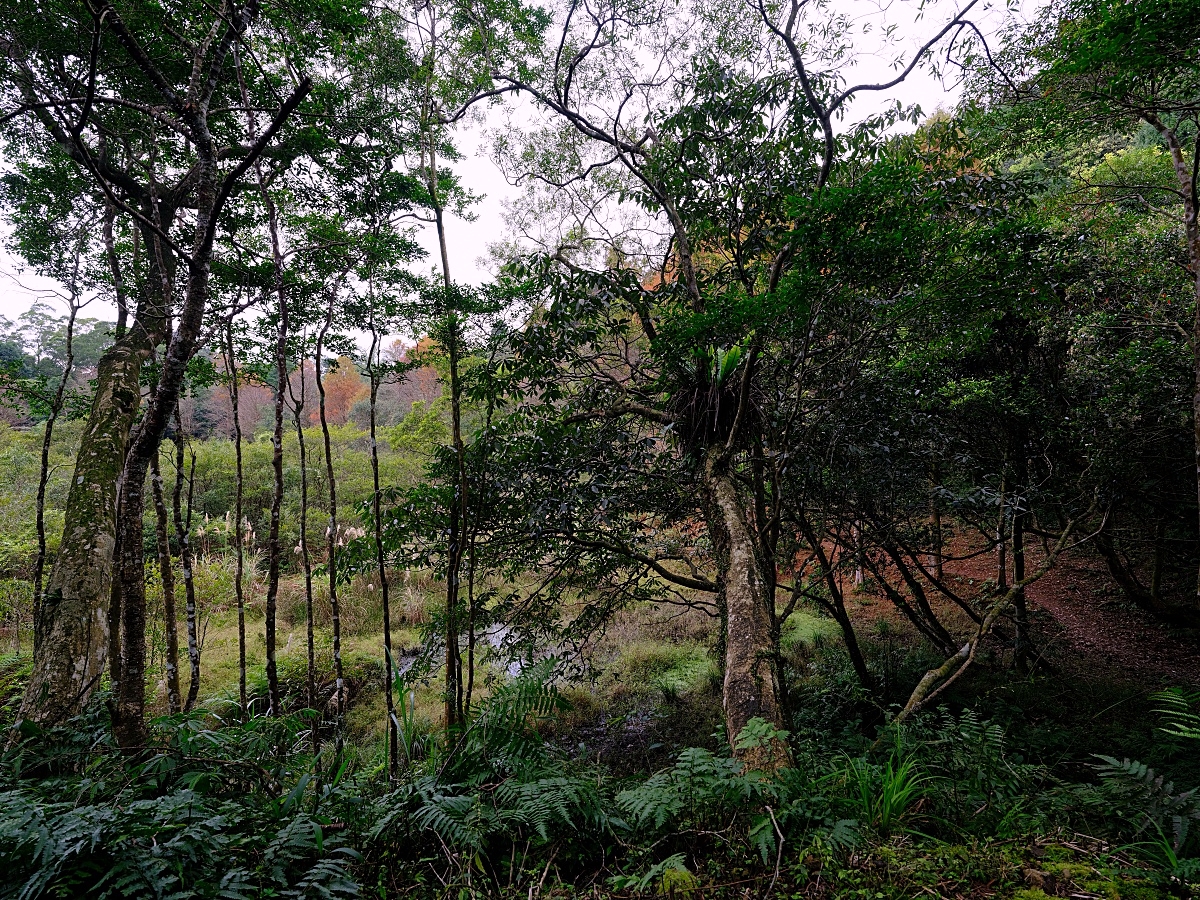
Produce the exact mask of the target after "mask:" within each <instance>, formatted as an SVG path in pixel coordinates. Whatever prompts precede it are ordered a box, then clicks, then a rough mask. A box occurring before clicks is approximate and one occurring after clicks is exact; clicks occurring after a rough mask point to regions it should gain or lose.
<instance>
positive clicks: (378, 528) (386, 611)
mask: <svg viewBox="0 0 1200 900" xmlns="http://www.w3.org/2000/svg"><path fill="white" fill-rule="evenodd" d="M379 340H380V338H379V334H378V332H376V330H375V327H374V322H372V327H371V351H370V353H369V354H368V356H367V363H368V366H367V374H368V375H369V376H370V378H371V481H372V485H373V487H374V490H375V492H374V496H373V497H372V503H371V510H372V513H373V514H374V525H375V563H376V565H377V566H378V567H379V591H380V597H381V599H382V601H383V661H384V673H385V674H384V677H385V680H386V682H387V683H386V684H385V685H384V692H385V694H386V696H387V739H388V776H389V777H390V778H391V779H392V780H393V781H394V780H395V779H396V775H397V773H398V772H399V769H400V735H399V733H398V729H397V721H396V704H395V699H394V697H393V684H392V682H393V680H394V674H393V660H392V611H391V610H392V607H391V597H390V594H389V585H388V577H387V556H386V554H385V553H384V550H383V509H382V504H381V501H382V497H381V493H380V484H379V444H378V441H377V437H376V433H375V414H376V404H377V400H378V397H379V381H380V376H379V372H378V371H377V364H378V353H379Z"/></svg>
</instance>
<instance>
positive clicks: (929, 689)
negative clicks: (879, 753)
mask: <svg viewBox="0 0 1200 900" xmlns="http://www.w3.org/2000/svg"><path fill="white" fill-rule="evenodd" d="M1092 511H1093V510H1091V509H1090V510H1088V514H1087V515H1090V514H1091V512H1092ZM1087 515H1085V516H1083V517H1080V518H1086V517H1087ZM1078 522H1079V519H1072V520H1071V521H1070V522H1068V523H1067V526H1066V528H1064V529H1063V531H1062V534H1060V535H1059V537H1058V542H1057V543H1056V544H1055V545H1054V547H1053V548H1052V549H1051V550H1050V552H1049V553H1047V554H1046V558H1045V559H1044V560H1042V564H1041V565H1040V566H1039V567H1038V569H1037V571H1036V572H1033V573H1032V574H1031V575H1029V576H1027V577H1026V578H1022V579H1021V580H1020V581H1018V582H1017V583H1016V584H1014V585H1013V586H1012V587H1010V588H1009V589H1008V590H1007V591H1005V593H1004V595H1003V596H1001V597H1000V598H999V599H998V600H997V601H996V602H995V603H994V604H993V605H992V608H991V609H990V610H988V613H987V615H986V616H984V617H983V620H982V621H981V622H980V623H979V626H978V627H977V628H976V629H975V634H974V635H973V636H972V637H971V638H970V639H969V640H968V641H967V642H966V643H965V644H963V645H962V647H960V648H959V650H958V652H957V653H955V654H954V655H953V656H951V657H949V658H948V659H947V660H946V661H945V662H944V663H942V664H941V665H940V666H938V667H937V668H936V669H930V670H929V671H928V672H926V673H925V674H924V675H922V676H921V680H920V681H919V682H917V686H916V687H915V688H914V689H913V692H912V694H911V695H910V696H909V698H908V703H906V704H905V705H904V709H902V710H900V712H899V713H897V714H896V718H895V719H893V720H892V724H895V725H898V724H900V723H901V722H904V721H905V720H906V719H908V718H910V717H911V716H913V715H915V714H916V713H918V712H920V711H921V710H922V709H924V708H925V707H926V706H928V705H929V704H930V703H932V702H933V701H934V700H935V699H937V698H938V697H939V696H940V695H941V694H942V693H943V692H944V691H945V690H946V689H947V688H949V687H950V685H952V684H954V682H956V681H957V680H958V679H959V678H960V677H962V674H963V672H965V671H966V670H967V669H968V668H969V667H970V665H971V663H973V662H974V661H975V655H976V653H977V652H978V651H979V645H980V643H981V642H982V640H983V639H984V638H985V637H986V636H987V635H988V634H989V633H990V632H991V630H992V628H993V626H994V625H995V624H996V622H997V621H998V620H999V619H1000V616H1001V614H1002V613H1004V612H1005V611H1006V610H1007V609H1008V608H1009V607H1010V606H1012V604H1013V601H1014V600H1015V599H1016V598H1017V597H1018V596H1019V595H1020V594H1021V593H1022V592H1024V590H1025V588H1026V587H1028V586H1029V585H1031V584H1033V582H1035V581H1037V580H1038V579H1039V578H1041V577H1042V576H1043V575H1045V574H1046V573H1047V572H1049V571H1050V570H1051V569H1052V568H1053V567H1054V563H1055V562H1056V561H1057V559H1058V557H1059V555H1060V554H1061V553H1062V552H1063V550H1065V549H1067V541H1068V540H1069V539H1070V537H1071V534H1072V533H1073V532H1074V530H1075V525H1076V524H1077V523H1078ZM1101 528H1103V525H1101ZM1096 533H1097V534H1098V533H1099V532H1098V531H1097V532H1096ZM1094 536H1095V535H1094V534H1092V535H1088V536H1087V537H1086V538H1084V539H1083V540H1082V541H1078V542H1076V543H1075V544H1073V545H1071V546H1072V547H1075V546H1078V545H1079V544H1082V543H1083V542H1084V541H1087V540H1090V539H1091V538H1092V537H1094Z"/></svg>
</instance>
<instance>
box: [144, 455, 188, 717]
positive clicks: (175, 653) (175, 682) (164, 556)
mask: <svg viewBox="0 0 1200 900" xmlns="http://www.w3.org/2000/svg"><path fill="white" fill-rule="evenodd" d="M150 483H151V488H152V490H153V495H154V537H155V541H156V544H157V546H158V568H159V575H160V577H161V579H162V589H163V629H164V631H165V633H166V638H167V709H168V711H169V712H170V713H171V714H172V715H174V714H175V713H177V712H179V711H180V710H181V709H182V708H183V704H182V703H181V701H180V698H179V629H178V625H177V622H176V619H175V572H174V571H173V570H172V568H171V540H170V538H169V537H168V536H167V504H166V499H165V497H164V494H163V483H162V472H161V471H160V469H159V462H158V454H157V453H156V454H155V455H154V456H152V457H151V458H150Z"/></svg>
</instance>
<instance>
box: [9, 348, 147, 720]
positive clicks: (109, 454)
mask: <svg viewBox="0 0 1200 900" xmlns="http://www.w3.org/2000/svg"><path fill="white" fill-rule="evenodd" d="M148 354H149V341H148V339H147V338H146V335H145V332H144V331H142V330H141V329H140V328H138V327H136V326H135V327H134V328H133V329H131V330H130V331H128V332H126V334H125V336H124V337H123V338H122V339H121V340H119V341H117V343H115V344H114V345H113V346H112V347H110V348H109V349H108V351H107V352H105V354H104V355H103V356H102V357H101V358H100V363H99V366H98V367H97V372H96V395H95V397H94V399H93V400H92V408H91V413H90V415H89V418H88V423H87V426H86V427H85V429H84V432H83V437H82V439H81V441H80V447H81V450H80V453H79V456H78V457H77V459H76V461H75V473H74V477H73V478H72V479H71V490H70V493H69V495H68V497H67V507H66V521H65V523H64V525H63V535H62V542H61V543H60V545H59V552H58V556H57V558H56V559H55V563H54V568H53V570H52V571H51V575H50V581H49V583H48V584H47V586H46V593H45V595H44V596H43V598H42V602H41V604H40V608H39V610H38V616H37V620H36V621H35V623H34V631H35V645H36V649H35V651H34V658H33V668H32V670H31V672H30V675H29V680H28V681H27V682H26V684H25V693H24V695H23V696H22V698H21V710H20V713H19V718H20V719H25V720H29V721H32V722H36V723H38V724H39V725H43V726H47V725H52V724H55V723H58V722H62V721H63V720H64V719H67V718H70V717H71V716H74V715H77V714H78V713H79V712H80V711H81V710H82V709H83V707H84V705H85V704H86V702H87V700H88V698H89V697H90V696H91V694H92V691H94V690H95V689H96V687H97V685H98V684H99V683H100V677H101V676H102V675H103V674H104V669H105V663H106V661H107V659H108V652H109V636H110V628H109V612H110V607H111V605H112V588H113V579H112V575H113V554H114V552H115V550H116V542H117V515H116V509H117V482H118V479H119V478H120V475H121V469H122V466H123V465H124V461H125V445H126V442H127V441H128V439H129V430H130V428H131V427H132V425H133V420H134V416H135V415H136V414H137V409H138V405H139V402H140V399H141V396H140V391H139V387H138V378H139V376H140V374H141V366H142V360H143V359H144V358H145V357H146V356H147V355H148Z"/></svg>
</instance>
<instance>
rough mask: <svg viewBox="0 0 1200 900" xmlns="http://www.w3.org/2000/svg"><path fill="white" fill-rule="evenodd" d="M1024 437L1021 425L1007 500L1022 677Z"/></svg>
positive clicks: (1025, 654)
mask: <svg viewBox="0 0 1200 900" xmlns="http://www.w3.org/2000/svg"><path fill="white" fill-rule="evenodd" d="M1025 444H1026V434H1025V427H1024V426H1023V425H1022V426H1021V427H1019V428H1018V429H1017V440H1016V450H1017V459H1016V465H1015V472H1016V481H1017V485H1016V490H1015V491H1014V492H1013V495H1012V496H1013V499H1012V501H1010V504H1009V505H1010V507H1011V509H1012V561H1013V584H1014V585H1015V587H1014V588H1013V620H1014V623H1015V625H1016V631H1017V634H1016V639H1015V641H1014V642H1013V662H1014V664H1015V665H1016V668H1017V671H1018V672H1021V673H1022V674H1023V673H1025V672H1026V671H1027V670H1028V668H1029V655H1030V646H1031V642H1030V639H1029V606H1028V604H1027V603H1026V598H1025V588H1024V587H1023V586H1022V584H1021V583H1022V582H1023V581H1024V580H1025V524H1026V517H1027V516H1028V510H1026V508H1025V506H1026V504H1025V501H1024V498H1023V497H1022V494H1023V492H1024V491H1025V487H1026V485H1027V483H1028V481H1029V478H1028V475H1029V466H1028V462H1027V459H1026V449H1025Z"/></svg>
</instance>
